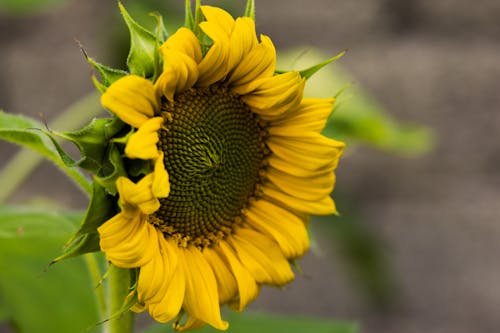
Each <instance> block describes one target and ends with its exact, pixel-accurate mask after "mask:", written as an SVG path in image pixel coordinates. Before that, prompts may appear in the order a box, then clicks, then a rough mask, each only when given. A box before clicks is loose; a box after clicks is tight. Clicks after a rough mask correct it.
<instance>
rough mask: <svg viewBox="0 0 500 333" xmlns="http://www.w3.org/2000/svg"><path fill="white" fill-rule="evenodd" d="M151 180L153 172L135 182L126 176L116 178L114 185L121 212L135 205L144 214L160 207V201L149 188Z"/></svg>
mask: <svg viewBox="0 0 500 333" xmlns="http://www.w3.org/2000/svg"><path fill="white" fill-rule="evenodd" d="M153 180H154V174H153V173H150V174H149V175H147V176H145V177H144V178H142V179H141V180H139V182H137V184H135V183H134V182H132V181H131V180H130V179H128V178H126V177H120V178H118V180H117V181H116V187H117V188H118V193H119V194H120V202H122V204H123V207H122V211H123V213H126V212H128V211H129V210H132V211H134V209H135V207H138V208H139V209H140V210H141V211H142V213H144V214H153V213H154V212H156V211H157V210H158V209H159V208H160V202H159V201H158V199H157V198H156V196H155V195H154V194H153V192H152V190H151V187H152V184H153Z"/></svg>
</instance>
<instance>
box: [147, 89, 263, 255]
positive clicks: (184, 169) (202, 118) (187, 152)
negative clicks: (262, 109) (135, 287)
mask: <svg viewBox="0 0 500 333" xmlns="http://www.w3.org/2000/svg"><path fill="white" fill-rule="evenodd" d="M162 116H163V117H164V118H165V122H164V127H165V128H164V129H162V130H160V141H159V143H158V148H159V149H160V150H161V151H163V152H164V163H165V168H166V169H167V170H168V172H169V175H170V195H169V196H168V197H167V198H163V199H160V204H161V207H160V209H159V210H158V211H157V212H156V213H155V214H154V217H155V218H153V219H152V221H153V223H154V224H155V225H156V226H157V227H158V228H160V230H161V231H162V232H164V233H165V234H169V235H176V234H178V236H176V237H179V238H180V239H184V240H187V241H194V243H195V244H196V245H208V244H210V243H211V242H213V241H214V240H216V239H220V238H221V237H223V236H224V235H225V234H227V233H228V232H230V231H231V230H232V227H233V224H234V223H235V222H237V221H241V218H240V216H241V214H242V213H241V210H242V209H243V208H244V207H245V206H246V205H247V203H248V200H249V198H250V197H251V196H253V194H254V193H255V188H256V185H257V183H258V182H259V179H260V177H259V171H260V169H261V167H262V165H263V160H264V158H265V155H266V154H265V151H266V148H265V144H264V141H263V136H264V134H263V133H264V131H263V130H262V128H261V126H260V124H259V121H258V116H257V115H256V114H255V113H252V112H251V111H250V109H249V107H248V106H247V105H246V104H245V103H243V102H242V101H241V100H240V98H239V97H238V96H236V95H234V94H231V93H230V92H229V91H228V90H227V88H224V87H222V86H216V85H214V86H211V87H209V88H197V89H195V88H192V89H189V90H187V91H185V92H183V93H181V94H179V95H178V96H176V98H175V101H174V102H173V103H172V102H169V101H166V100H164V102H163V104H162Z"/></svg>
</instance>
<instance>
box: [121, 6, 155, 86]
mask: <svg viewBox="0 0 500 333" xmlns="http://www.w3.org/2000/svg"><path fill="white" fill-rule="evenodd" d="M118 7H119V8H120V12H121V14H122V16H123V19H124V21H125V23H126V24H127V27H128V29H129V32H130V51H129V54H128V57H127V66H128V68H129V70H130V73H132V74H136V75H139V76H142V77H151V76H153V75H154V73H155V52H156V50H157V44H158V43H159V42H158V40H157V39H156V37H155V35H154V34H153V33H151V32H150V31H149V30H147V29H146V28H144V27H143V26H141V25H139V23H137V22H136V21H135V20H134V19H133V18H132V17H131V16H130V14H129V13H128V12H127V10H126V9H125V7H124V6H123V4H122V3H121V2H118Z"/></svg>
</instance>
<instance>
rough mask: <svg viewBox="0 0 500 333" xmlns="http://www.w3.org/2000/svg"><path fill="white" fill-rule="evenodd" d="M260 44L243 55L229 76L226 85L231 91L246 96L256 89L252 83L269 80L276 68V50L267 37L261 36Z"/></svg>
mask: <svg viewBox="0 0 500 333" xmlns="http://www.w3.org/2000/svg"><path fill="white" fill-rule="evenodd" d="M261 39H262V42H261V43H260V44H259V45H257V46H256V47H255V48H254V49H253V50H252V51H251V52H249V53H248V54H246V55H245V57H244V58H243V59H242V61H241V62H240V63H239V64H238V65H237V67H236V68H235V70H234V72H233V73H232V74H231V75H230V77H229V80H228V83H229V84H230V85H231V89H232V90H233V91H234V92H235V93H237V94H240V95H246V94H249V93H251V92H252V91H254V90H255V89H257V87H256V86H255V84H254V82H256V81H257V80H260V79H264V78H270V77H272V76H273V74H274V70H275V67H276V49H275V48H274V45H273V42H272V41H271V39H270V38H269V37H267V36H264V35H262V36H261Z"/></svg>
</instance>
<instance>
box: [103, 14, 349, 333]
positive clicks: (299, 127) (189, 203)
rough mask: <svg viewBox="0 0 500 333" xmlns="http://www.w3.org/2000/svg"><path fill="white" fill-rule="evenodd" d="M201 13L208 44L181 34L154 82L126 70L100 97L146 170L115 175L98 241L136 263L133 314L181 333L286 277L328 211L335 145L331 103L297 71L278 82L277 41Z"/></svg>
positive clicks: (165, 52) (224, 17)
mask: <svg viewBox="0 0 500 333" xmlns="http://www.w3.org/2000/svg"><path fill="white" fill-rule="evenodd" d="M201 10H202V12H203V15H204V17H205V21H203V22H201V23H200V24H199V28H200V29H201V31H202V32H203V33H204V34H205V35H206V36H207V37H208V38H209V39H210V40H211V42H212V43H211V44H210V47H206V45H205V44H201V43H200V39H199V38H198V37H197V36H196V35H195V33H193V31H191V30H190V29H187V28H180V29H179V30H177V32H176V33H175V34H173V35H172V36H170V38H169V39H168V40H167V41H166V42H165V43H164V44H163V45H162V46H161V47H160V49H159V52H160V54H161V57H162V59H163V71H162V73H161V75H160V76H159V77H158V79H157V80H156V81H155V82H152V81H150V80H148V79H146V78H143V77H140V76H136V75H127V76H125V77H123V78H121V79H119V80H117V81H116V82H114V83H113V84H112V85H111V86H110V87H109V88H108V89H107V90H106V92H105V93H104V94H103V95H102V99H101V101H102V104H103V105H104V106H105V107H106V108H107V109H109V110H110V111H111V112H113V113H114V114H116V115H117V116H118V117H119V118H120V119H121V120H122V121H123V122H125V123H127V124H129V125H131V127H133V128H135V129H136V130H135V132H134V133H133V134H132V135H130V137H129V139H128V141H127V143H126V146H125V156H126V157H127V158H129V159H139V160H144V161H147V162H148V163H150V165H151V170H152V171H151V172H150V173H148V174H147V175H145V176H143V177H142V178H140V179H136V178H133V177H130V178H132V179H130V178H127V177H120V178H119V179H118V180H117V182H116V187H117V189H118V194H119V203H120V208H121V211H120V212H119V213H118V214H117V215H115V216H114V217H112V218H111V219H109V220H108V221H106V222H105V223H104V224H103V225H101V226H100V227H99V229H98V231H99V235H100V246H101V249H102V250H103V251H104V252H105V253H106V257H107V259H108V260H109V261H110V262H111V263H112V264H113V265H115V266H118V267H123V268H138V269H139V275H138V281H137V298H138V304H137V305H136V306H135V307H134V308H133V309H134V310H137V311H140V310H148V311H149V313H150V314H151V316H152V317H153V318H154V319H155V320H157V321H159V322H169V321H171V320H174V319H176V321H175V323H174V327H175V328H176V329H178V330H184V329H189V328H195V327H199V326H202V325H204V324H205V323H208V324H209V325H211V326H213V327H215V328H217V329H221V330H224V329H226V328H227V327H228V324H227V322H225V321H223V320H222V319H221V314H220V307H221V306H222V305H226V304H227V305H229V306H230V307H232V308H233V309H236V310H238V311H241V310H243V309H244V308H245V307H246V306H247V304H248V303H249V302H251V301H253V300H254V299H255V298H256V297H257V295H258V293H259V290H260V286H262V285H271V286H283V285H285V284H287V283H289V282H291V281H292V280H293V278H294V273H293V271H292V269H291V266H290V261H291V260H293V259H294V258H298V257H300V256H302V255H303V254H304V252H305V251H307V249H308V247H309V240H308V235H307V231H306V225H307V218H308V215H310V214H316V215H323V214H325V215H326V214H332V213H335V212H336V209H335V205H334V202H333V200H332V199H331V197H330V193H331V192H332V190H333V187H334V183H335V175H334V169H335V168H336V166H337V162H338V159H339V157H340V155H341V154H342V151H343V149H344V144H343V143H342V142H338V141H335V140H332V139H329V138H326V137H324V136H322V135H321V134H320V132H321V130H322V129H323V127H324V126H325V123H326V120H327V118H328V116H329V114H330V112H331V110H332V107H333V103H334V99H333V98H324V99H308V98H303V90H304V85H305V79H304V78H302V77H301V75H300V74H299V73H298V72H286V73H281V74H276V73H275V63H276V51H275V48H274V46H273V43H272V41H271V39H270V38H269V37H267V36H264V35H261V36H260V38H257V36H256V32H255V23H254V21H253V20H252V19H251V18H248V17H240V18H237V19H236V20H235V19H233V17H232V16H231V15H229V14H228V13H227V12H225V11H224V10H222V9H219V8H215V7H210V6H202V7H201ZM183 313H185V314H187V317H188V318H187V321H186V322H184V323H180V322H179V318H180V314H183Z"/></svg>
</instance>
